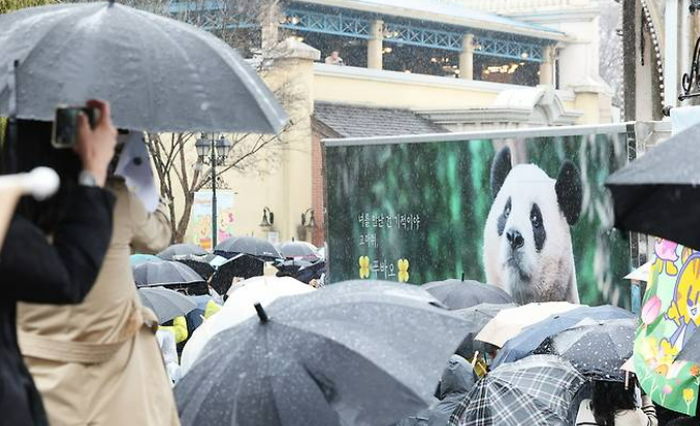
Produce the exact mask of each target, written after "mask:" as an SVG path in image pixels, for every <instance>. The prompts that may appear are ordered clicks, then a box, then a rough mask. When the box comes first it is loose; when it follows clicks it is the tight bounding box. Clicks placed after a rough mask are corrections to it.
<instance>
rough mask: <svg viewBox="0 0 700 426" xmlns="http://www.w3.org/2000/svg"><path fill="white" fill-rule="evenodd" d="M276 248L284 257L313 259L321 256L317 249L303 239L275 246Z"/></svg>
mask: <svg viewBox="0 0 700 426" xmlns="http://www.w3.org/2000/svg"><path fill="white" fill-rule="evenodd" d="M277 249H278V250H279V252H280V253H282V256H284V257H285V258H299V257H300V258H303V259H306V260H310V261H314V260H318V259H320V258H321V257H320V256H319V255H318V249H316V248H315V247H314V246H313V245H312V244H310V243H307V242H303V241H290V242H287V243H282V244H279V245H278V246H277Z"/></svg>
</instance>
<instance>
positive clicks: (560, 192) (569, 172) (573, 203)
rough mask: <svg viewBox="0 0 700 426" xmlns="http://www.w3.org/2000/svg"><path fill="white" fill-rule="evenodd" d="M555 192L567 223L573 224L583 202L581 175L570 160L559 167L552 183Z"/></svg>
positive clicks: (576, 219)
mask: <svg viewBox="0 0 700 426" xmlns="http://www.w3.org/2000/svg"><path fill="white" fill-rule="evenodd" d="M554 190H555V191H556V193H557V202H558V203H559V208H560V209H561V211H562V213H564V217H566V221H567V222H568V223H569V225H574V224H575V223H576V222H577V221H578V218H579V215H580V214H581V204H582V203H583V200H582V197H583V194H582V190H581V175H580V174H579V172H578V169H577V168H576V166H575V165H574V163H572V162H571V161H565V162H564V164H562V165H561V169H559V176H557V183H556V184H555V185H554Z"/></svg>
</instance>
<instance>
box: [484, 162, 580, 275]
mask: <svg viewBox="0 0 700 426" xmlns="http://www.w3.org/2000/svg"><path fill="white" fill-rule="evenodd" d="M554 183H555V181H554V179H551V178H550V177H549V176H547V175H546V174H545V173H544V172H543V171H542V170H540V169H539V168H538V167H536V166H534V165H531V164H527V165H519V166H516V167H515V168H513V170H512V171H511V172H510V174H509V175H508V178H507V179H506V181H505V182H504V184H503V187H502V188H501V190H500V191H499V193H498V196H497V197H496V200H495V201H494V205H493V207H492V210H493V211H494V212H498V213H499V214H498V218H497V220H496V234H497V235H498V237H499V241H500V243H499V248H498V250H499V258H500V263H501V265H502V267H503V268H504V269H506V270H507V271H508V272H509V273H510V274H513V275H516V276H517V278H518V279H520V280H521V281H524V282H529V281H531V280H532V279H533V277H534V276H535V275H538V269H539V267H540V266H541V265H542V259H543V257H546V256H548V255H550V252H551V251H552V250H553V249H554V248H555V246H561V244H557V241H559V240H561V239H562V237H566V239H568V240H569V241H570V236H569V225H568V224H567V223H566V219H565V218H564V215H563V214H562V213H561V211H560V210H559V207H558V205H557V201H556V200H557V198H556V194H555V191H554ZM548 237H550V238H548ZM550 240H552V241H554V242H555V244H554V245H552V244H550V243H551V242H552V241H550ZM563 248H565V247H557V249H563Z"/></svg>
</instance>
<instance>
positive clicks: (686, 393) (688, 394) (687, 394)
mask: <svg viewBox="0 0 700 426" xmlns="http://www.w3.org/2000/svg"><path fill="white" fill-rule="evenodd" d="M693 398H695V392H693V390H692V389H690V388H685V389H683V399H684V400H685V403H686V404H690V403H691V402H693Z"/></svg>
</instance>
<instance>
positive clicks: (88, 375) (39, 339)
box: [17, 181, 179, 426]
mask: <svg viewBox="0 0 700 426" xmlns="http://www.w3.org/2000/svg"><path fill="white" fill-rule="evenodd" d="M109 188H110V189H111V190H112V191H113V192H114V193H115V195H116V197H117V202H116V205H115V211H114V233H113V236H112V241H111V243H110V247H109V250H108V251H107V254H106V256H105V260H104V263H103V265H102V268H101V270H100V274H99V276H98V278H97V281H96V283H95V285H94V287H93V288H92V290H91V291H90V293H89V294H88V296H87V297H86V299H85V300H84V301H83V303H81V304H79V305H72V306H52V305H37V304H19V306H18V311H17V324H18V335H19V336H18V337H19V342H20V348H21V350H22V354H23V355H24V357H25V362H26V363H27V366H28V367H29V371H30V372H31V374H32V376H33V377H34V380H35V382H36V386H37V388H38V389H39V391H40V392H41V395H42V398H43V400H44V406H45V408H46V412H47V414H48V417H49V421H50V423H51V424H52V425H54V426H69V425H70V426H73V425H75V426H77V425H96V426H97V425H99V426H112V425H114V426H122V425H134V426H137V425H144V426H160V425H164V426H170V425H178V424H179V420H178V417H177V410H176V408H175V401H174V398H173V394H172V390H171V385H170V380H169V379H168V377H167V375H166V371H165V367H164V365H163V359H162V356H161V354H160V349H159V348H158V344H157V341H156V337H155V327H156V326H157V322H156V321H155V317H154V315H153V313H152V312H151V311H150V310H148V309H145V308H143V307H142V306H141V302H140V300H139V297H138V294H137V293H136V287H135V285H134V279H133V275H132V273H131V266H130V264H129V255H130V253H131V247H134V248H136V249H138V250H145V251H156V250H161V249H163V248H164V247H165V246H167V244H168V243H169V241H170V227H169V225H168V221H167V219H166V217H165V215H164V214H163V213H162V212H160V211H158V212H156V213H154V214H149V213H148V212H146V211H145V209H144V208H143V205H142V204H141V202H140V201H138V199H136V198H135V197H134V196H133V194H131V193H130V192H129V191H128V189H127V188H126V186H125V185H124V183H123V182H119V181H116V182H110V183H109Z"/></svg>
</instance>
